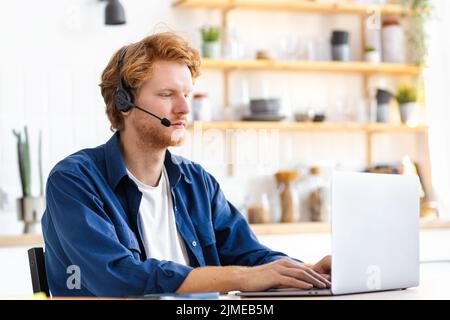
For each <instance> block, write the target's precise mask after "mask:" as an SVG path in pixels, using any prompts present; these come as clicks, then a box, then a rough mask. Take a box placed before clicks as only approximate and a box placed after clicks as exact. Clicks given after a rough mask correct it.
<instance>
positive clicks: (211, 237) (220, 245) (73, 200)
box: [42, 133, 285, 297]
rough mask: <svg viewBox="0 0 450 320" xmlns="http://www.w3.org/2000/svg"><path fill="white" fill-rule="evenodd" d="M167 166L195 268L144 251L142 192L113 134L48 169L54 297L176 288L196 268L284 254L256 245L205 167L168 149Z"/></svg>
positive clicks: (46, 224) (48, 256)
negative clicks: (97, 144)
mask: <svg viewBox="0 0 450 320" xmlns="http://www.w3.org/2000/svg"><path fill="white" fill-rule="evenodd" d="M164 165H165V167H166V170H167V174H168V177H169V183H170V191H171V196H172V200H173V209H174V214H175V220H176V225H177V228H178V231H179V232H180V235H181V237H182V239H183V240H184V243H185V245H186V248H187V252H188V255H189V261H190V265H189V266H186V265H182V264H178V263H175V262H172V261H164V260H157V259H153V258H151V257H147V256H146V254H145V250H144V247H143V242H142V225H141V221H140V219H139V214H138V211H139V204H140V201H141V196H142V194H141V192H140V191H139V190H138V188H137V186H136V184H135V183H134V182H133V181H132V180H131V179H130V178H129V177H128V175H127V173H126V168H125V163H124V160H123V157H122V153H121V150H120V147H119V133H115V134H114V135H113V136H112V138H111V139H110V140H109V141H108V142H107V143H106V144H104V145H101V146H99V147H97V148H93V149H84V150H81V151H79V152H77V153H75V154H72V155H70V156H69V157H67V158H65V159H64V160H62V161H61V162H59V163H58V164H57V165H56V166H55V167H54V168H53V170H52V171H51V172H50V175H49V178H48V181H47V189H46V197H47V207H46V210H45V213H44V217H43V220H42V228H43V235H44V240H45V263H46V270H47V278H48V283H49V287H50V291H51V293H52V295H53V296H104V297H125V296H136V295H144V294H151V293H163V292H174V291H176V290H177V289H178V287H179V286H180V285H181V283H182V282H183V281H184V279H185V278H186V276H187V275H188V274H189V272H190V271H191V270H192V269H193V268H196V267H201V266H223V265H244V266H253V265H260V264H265V263H268V262H271V261H274V260H277V259H280V258H282V257H285V255H284V254H283V253H280V252H274V251H272V250H270V249H269V248H267V247H265V246H263V245H262V244H260V243H259V242H258V240H257V239H256V237H255V235H254V234H253V233H252V231H251V229H250V227H249V225H248V223H247V222H246V220H245V219H244V217H243V216H242V215H241V213H240V212H239V211H238V210H237V209H236V208H235V207H234V206H233V205H232V204H231V203H229V202H228V201H227V200H226V199H225V197H224V195H223V193H222V191H221V190H220V187H219V184H218V183H217V181H216V180H215V179H214V178H213V177H212V176H211V175H210V174H208V173H207V172H206V171H205V170H204V169H203V168H202V167H201V166H200V165H198V164H195V163H193V162H189V161H187V160H186V159H184V158H181V157H179V156H175V155H172V154H171V153H170V152H169V151H167V152H166V156H165V161H164ZM78 271H79V272H78Z"/></svg>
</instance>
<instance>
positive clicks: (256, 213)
mask: <svg viewBox="0 0 450 320" xmlns="http://www.w3.org/2000/svg"><path fill="white" fill-rule="evenodd" d="M247 219H248V222H249V223H251V224H255V223H268V222H270V203H269V196H268V194H267V193H263V194H261V195H257V196H256V195H255V196H253V198H252V199H251V200H250V203H249V205H248V207H247Z"/></svg>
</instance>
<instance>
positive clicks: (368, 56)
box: [364, 47, 381, 63]
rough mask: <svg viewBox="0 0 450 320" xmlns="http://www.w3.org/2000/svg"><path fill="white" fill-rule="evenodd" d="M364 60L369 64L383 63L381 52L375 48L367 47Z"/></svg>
mask: <svg viewBox="0 0 450 320" xmlns="http://www.w3.org/2000/svg"><path fill="white" fill-rule="evenodd" d="M364 58H365V60H366V61H367V62H371V63H380V62H381V55H380V52H379V51H377V50H376V49H375V48H373V47H367V48H366V49H365V50H364Z"/></svg>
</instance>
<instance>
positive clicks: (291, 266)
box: [240, 258, 331, 291]
mask: <svg viewBox="0 0 450 320" xmlns="http://www.w3.org/2000/svg"><path fill="white" fill-rule="evenodd" d="M319 270H322V269H319ZM241 284H242V287H241V288H240V289H241V291H264V290H267V289H271V288H298V289H303V290H305V289H312V288H313V287H316V288H323V289H324V288H330V287H331V283H330V281H329V280H328V279H327V277H326V276H323V275H321V274H319V272H317V271H316V270H314V269H313V268H311V267H309V266H307V265H305V264H303V263H299V262H296V261H294V260H291V259H288V258H286V259H280V260H277V261H274V262H272V263H268V264H265V265H261V266H257V267H251V268H246V270H245V274H244V276H243V277H242V282H241Z"/></svg>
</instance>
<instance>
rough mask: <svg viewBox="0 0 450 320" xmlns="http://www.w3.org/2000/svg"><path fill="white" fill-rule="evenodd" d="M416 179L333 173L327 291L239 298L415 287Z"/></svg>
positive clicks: (292, 291) (280, 291)
mask: <svg viewBox="0 0 450 320" xmlns="http://www.w3.org/2000/svg"><path fill="white" fill-rule="evenodd" d="M419 200H420V185H419V179H418V177H416V176H412V175H394V174H373V173H354V172H335V173H334V174H333V177H332V183H331V224H332V231H331V234H332V236H331V237H332V272H331V278H332V287H331V290H329V289H328V290H325V289H312V290H306V291H305V290H296V289H272V290H268V291H264V292H239V293H237V295H239V296H311V295H341V294H350V293H361V292H372V291H385V290H394V289H406V288H409V287H414V286H418V285H419V207H420V205H419Z"/></svg>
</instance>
